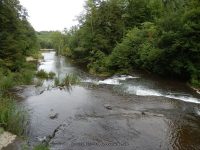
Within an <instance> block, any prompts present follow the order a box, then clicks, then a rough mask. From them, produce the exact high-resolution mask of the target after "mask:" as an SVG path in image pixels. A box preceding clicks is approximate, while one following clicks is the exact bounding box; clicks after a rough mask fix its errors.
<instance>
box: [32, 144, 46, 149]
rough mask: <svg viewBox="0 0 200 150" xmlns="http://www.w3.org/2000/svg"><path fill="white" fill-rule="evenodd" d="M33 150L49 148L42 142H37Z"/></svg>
mask: <svg viewBox="0 0 200 150" xmlns="http://www.w3.org/2000/svg"><path fill="white" fill-rule="evenodd" d="M33 150H49V147H48V146H46V145H44V144H39V145H37V146H35V147H34V148H33Z"/></svg>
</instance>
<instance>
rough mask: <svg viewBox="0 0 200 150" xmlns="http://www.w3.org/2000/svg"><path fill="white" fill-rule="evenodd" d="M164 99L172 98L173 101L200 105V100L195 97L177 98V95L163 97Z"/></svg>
mask: <svg viewBox="0 0 200 150" xmlns="http://www.w3.org/2000/svg"><path fill="white" fill-rule="evenodd" d="M163 96H164V97H167V98H172V99H177V100H182V101H184V102H190V103H196V104H200V100H199V99H197V98H194V97H190V96H181V95H180V96H176V95H163Z"/></svg>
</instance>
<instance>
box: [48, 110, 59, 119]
mask: <svg viewBox="0 0 200 150" xmlns="http://www.w3.org/2000/svg"><path fill="white" fill-rule="evenodd" d="M49 118H50V119H56V118H58V113H53V112H52V113H50V114H49Z"/></svg>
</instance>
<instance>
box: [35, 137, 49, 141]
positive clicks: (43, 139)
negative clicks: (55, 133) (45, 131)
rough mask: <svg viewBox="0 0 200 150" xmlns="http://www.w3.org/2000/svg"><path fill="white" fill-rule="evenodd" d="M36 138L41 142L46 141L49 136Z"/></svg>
mask: <svg viewBox="0 0 200 150" xmlns="http://www.w3.org/2000/svg"><path fill="white" fill-rule="evenodd" d="M36 139H37V140H38V141H39V142H45V141H46V140H47V137H46V136H45V137H36Z"/></svg>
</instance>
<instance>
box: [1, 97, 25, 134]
mask: <svg viewBox="0 0 200 150" xmlns="http://www.w3.org/2000/svg"><path fill="white" fill-rule="evenodd" d="M26 120H27V113H26V111H25V110H24V109H22V108H20V107H18V106H17V105H16V103H15V101H14V100H13V99H12V98H4V97H3V96H1V97H0V127H3V128H4V129H5V130H7V131H10V132H12V133H14V134H16V135H22V134H23V132H24V129H25V128H26V126H25V125H26Z"/></svg>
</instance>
